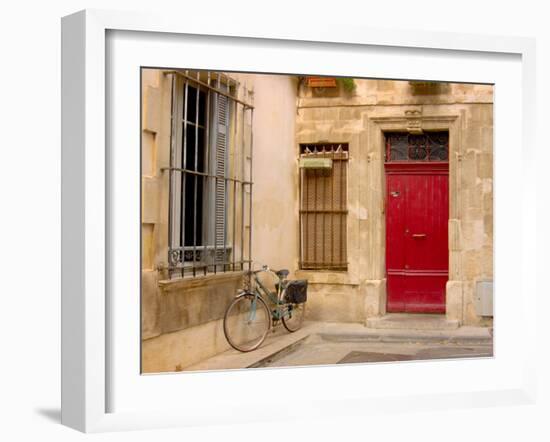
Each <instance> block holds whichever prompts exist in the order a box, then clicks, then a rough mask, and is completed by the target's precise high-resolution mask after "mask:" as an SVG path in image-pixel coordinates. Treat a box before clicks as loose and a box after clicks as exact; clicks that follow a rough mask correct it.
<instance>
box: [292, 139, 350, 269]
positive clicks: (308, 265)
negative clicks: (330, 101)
mask: <svg viewBox="0 0 550 442" xmlns="http://www.w3.org/2000/svg"><path fill="white" fill-rule="evenodd" d="M301 148H302V152H301V153H302V156H303V157H310V158H330V159H332V168H331V170H322V169H303V170H302V171H301V209H300V216H301V226H302V227H301V230H302V232H301V235H302V239H301V248H302V252H301V255H302V256H301V264H300V266H301V268H302V269H312V270H345V269H346V268H347V247H346V243H347V239H346V224H347V204H346V201H347V195H346V192H347V189H346V188H347V184H346V183H347V160H348V146H347V145H338V144H337V145H319V146H311V150H310V149H309V146H302V147H301Z"/></svg>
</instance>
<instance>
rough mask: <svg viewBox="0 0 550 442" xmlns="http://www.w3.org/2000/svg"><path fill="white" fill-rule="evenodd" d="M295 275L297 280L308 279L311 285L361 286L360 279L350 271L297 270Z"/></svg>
mask: <svg viewBox="0 0 550 442" xmlns="http://www.w3.org/2000/svg"><path fill="white" fill-rule="evenodd" d="M294 275H295V277H296V278H297V279H307V280H308V282H309V283H310V284H340V285H359V278H356V277H355V276H354V275H350V274H349V272H348V271H341V272H334V271H329V270H296V272H295V273H294Z"/></svg>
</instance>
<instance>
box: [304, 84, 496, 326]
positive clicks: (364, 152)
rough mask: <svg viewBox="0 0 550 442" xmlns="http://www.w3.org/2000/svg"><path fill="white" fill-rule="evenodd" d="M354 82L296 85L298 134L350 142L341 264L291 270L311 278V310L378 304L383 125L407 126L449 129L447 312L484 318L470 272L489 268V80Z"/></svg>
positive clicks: (333, 315) (381, 298) (481, 275)
mask: <svg viewBox="0 0 550 442" xmlns="http://www.w3.org/2000/svg"><path fill="white" fill-rule="evenodd" d="M355 83H356V88H355V91H354V92H352V93H348V92H343V91H341V93H339V94H336V95H335V94H327V96H323V94H319V93H314V92H312V90H311V89H310V88H309V87H307V86H306V85H305V84H304V83H302V85H301V88H300V95H299V100H298V116H297V126H296V144H297V145H299V144H300V143H316V142H326V141H329V142H348V143H349V148H350V161H349V176H348V189H349V195H348V208H349V216H348V261H349V268H348V271H347V272H306V271H301V272H298V274H299V275H300V276H301V277H307V278H308V279H310V280H311V281H314V282H315V283H314V284H313V285H312V286H311V287H312V288H311V297H310V302H309V303H308V304H311V308H310V309H308V315H309V318H310V319H321V320H333V321H341V320H343V321H350V322H364V321H365V320H366V319H367V318H368V317H371V316H379V315H383V314H385V311H386V310H385V304H386V296H387V294H386V280H385V214H384V195H385V190H384V145H383V132H384V131H407V130H408V129H410V128H411V127H415V128H422V129H424V130H448V131H449V134H450V153H449V155H450V158H449V169H450V170H449V184H450V190H449V192H450V195H449V197H450V215H449V218H450V219H449V282H448V283H447V300H446V303H447V305H446V310H447V317H448V318H449V319H456V320H458V321H459V322H460V323H462V324H467V325H480V324H481V325H484V324H489V323H490V322H491V319H490V318H483V317H479V316H477V315H476V313H475V307H474V290H475V283H476V281H479V280H491V279H492V277H493V237H492V232H493V186H492V184H493V168H492V165H493V139H492V134H493V105H492V103H493V89H492V86H488V85H466V84H436V85H430V84H428V85H421V87H418V85H416V84H411V83H410V82H408V81H384V80H355ZM343 280H344V281H345V282H344V283H342V281H343ZM336 293H340V298H339V299H338V298H337V295H335V294H336ZM335 306H338V308H336V307H335ZM342 306H345V307H342ZM348 309H351V310H353V312H350V311H348Z"/></svg>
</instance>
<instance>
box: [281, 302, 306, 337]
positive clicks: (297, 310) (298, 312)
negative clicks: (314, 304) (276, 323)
mask: <svg viewBox="0 0 550 442" xmlns="http://www.w3.org/2000/svg"><path fill="white" fill-rule="evenodd" d="M305 313H306V303H305V302H303V303H301V304H286V311H285V312H284V314H283V325H284V326H285V328H286V329H287V330H288V331H289V332H291V333H292V332H295V331H296V330H298V329H299V328H300V327H301V326H302V323H303V322H304V316H305Z"/></svg>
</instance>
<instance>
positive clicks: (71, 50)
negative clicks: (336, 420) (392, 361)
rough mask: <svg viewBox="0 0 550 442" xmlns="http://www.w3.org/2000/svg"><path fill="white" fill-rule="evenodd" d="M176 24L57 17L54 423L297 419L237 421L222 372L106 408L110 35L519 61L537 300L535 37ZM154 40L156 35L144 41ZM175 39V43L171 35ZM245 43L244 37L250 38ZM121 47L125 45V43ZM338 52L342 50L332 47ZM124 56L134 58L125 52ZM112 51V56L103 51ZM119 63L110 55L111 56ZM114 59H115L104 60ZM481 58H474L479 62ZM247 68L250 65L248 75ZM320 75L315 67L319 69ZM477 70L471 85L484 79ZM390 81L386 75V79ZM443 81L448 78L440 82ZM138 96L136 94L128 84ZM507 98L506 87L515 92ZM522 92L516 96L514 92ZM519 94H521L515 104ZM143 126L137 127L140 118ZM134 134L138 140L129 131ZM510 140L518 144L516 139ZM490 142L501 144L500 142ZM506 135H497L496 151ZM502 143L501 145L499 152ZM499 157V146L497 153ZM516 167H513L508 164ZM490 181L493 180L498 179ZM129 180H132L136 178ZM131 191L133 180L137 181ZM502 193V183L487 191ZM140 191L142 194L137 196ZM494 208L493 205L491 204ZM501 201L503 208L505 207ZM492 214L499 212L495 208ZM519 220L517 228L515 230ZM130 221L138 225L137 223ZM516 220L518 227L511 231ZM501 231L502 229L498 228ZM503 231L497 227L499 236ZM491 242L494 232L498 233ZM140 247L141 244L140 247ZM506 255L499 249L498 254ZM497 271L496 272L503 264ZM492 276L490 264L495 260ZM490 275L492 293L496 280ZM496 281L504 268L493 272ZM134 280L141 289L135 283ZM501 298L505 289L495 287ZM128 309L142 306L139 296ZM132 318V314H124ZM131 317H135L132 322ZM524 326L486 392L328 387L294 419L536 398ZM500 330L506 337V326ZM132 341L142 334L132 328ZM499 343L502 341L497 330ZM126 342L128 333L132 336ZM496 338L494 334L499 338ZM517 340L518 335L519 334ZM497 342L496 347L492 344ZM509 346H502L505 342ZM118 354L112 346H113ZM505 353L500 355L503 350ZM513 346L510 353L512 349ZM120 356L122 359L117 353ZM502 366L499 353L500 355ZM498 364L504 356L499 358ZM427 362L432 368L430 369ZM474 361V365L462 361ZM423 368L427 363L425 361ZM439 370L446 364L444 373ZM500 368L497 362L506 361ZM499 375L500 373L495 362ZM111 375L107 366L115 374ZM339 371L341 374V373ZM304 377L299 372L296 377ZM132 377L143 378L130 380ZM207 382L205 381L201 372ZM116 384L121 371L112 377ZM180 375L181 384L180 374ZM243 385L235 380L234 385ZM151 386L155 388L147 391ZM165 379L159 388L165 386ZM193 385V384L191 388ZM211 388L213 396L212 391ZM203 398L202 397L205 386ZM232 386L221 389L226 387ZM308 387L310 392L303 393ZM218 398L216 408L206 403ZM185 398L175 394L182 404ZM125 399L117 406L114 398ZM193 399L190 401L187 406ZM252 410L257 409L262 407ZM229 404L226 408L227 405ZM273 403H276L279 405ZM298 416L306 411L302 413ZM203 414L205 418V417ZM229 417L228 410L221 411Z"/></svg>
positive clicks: (529, 292) (147, 17) (520, 125)
mask: <svg viewBox="0 0 550 442" xmlns="http://www.w3.org/2000/svg"><path fill="white" fill-rule="evenodd" d="M182 23H183V21H182V20H180V19H177V18H175V17H170V16H168V15H167V16H156V15H153V14H144V13H126V12H113V11H100V10H86V11H81V12H78V13H76V14H73V15H70V16H67V17H65V18H63V21H62V56H63V58H62V123H63V128H62V224H63V225H62V423H63V424H65V425H67V426H69V427H72V428H76V429H78V430H80V431H84V432H100V431H114V430H124V429H139V428H160V427H171V426H188V425H206V424H209V423H212V422H213V421H215V422H228V423H229V422H248V421H250V422H253V421H261V420H272V419H285V418H293V417H295V416H296V415H295V414H294V412H293V411H292V410H290V409H285V410H281V408H280V404H278V403H277V402H274V404H273V406H272V408H270V407H269V406H267V405H266V406H264V405H265V404H263V403H261V406H257V407H255V408H254V409H253V410H250V412H249V413H246V414H242V417H239V418H236V417H235V416H236V413H235V410H238V409H239V408H240V407H242V408H243V409H246V407H250V404H253V403H254V399H253V398H251V399H250V400H241V401H240V402H239V401H238V400H237V401H236V402H235V403H234V404H233V406H234V408H233V409H226V411H225V412H224V409H223V404H224V401H225V400H227V398H223V397H221V396H222V393H219V391H222V389H223V388H226V386H224V384H226V382H223V381H224V376H227V375H224V373H216V374H205V373H202V374H201V373H198V374H193V375H188V374H182V375H181V376H187V378H186V379H187V381H190V380H192V382H193V385H191V383H189V384H188V385H187V386H188V387H189V389H188V390H187V391H188V394H187V395H186V397H185V399H184V401H186V402H187V404H188V406H187V407H185V406H182V407H179V408H176V407H174V405H173V404H172V403H171V401H167V405H166V406H163V407H155V408H154V409H153V408H151V409H149V410H148V409H147V408H146V407H142V408H139V407H136V409H135V410H126V409H124V407H122V408H121V409H120V410H118V409H117V407H114V408H113V404H112V403H110V401H111V399H110V395H111V394H112V391H113V388H114V384H113V379H116V378H117V376H118V375H117V376H114V375H113V373H114V371H116V370H117V367H114V362H113V361H115V359H116V358H115V357H114V354H113V348H114V347H113V345H112V341H111V337H110V334H109V333H110V332H109V328H111V329H112V327H113V323H114V322H116V321H117V318H119V319H120V316H117V315H120V309H119V310H118V312H119V313H116V312H115V311H114V310H116V309H114V310H113V304H112V300H111V299H109V290H110V289H112V287H113V285H112V284H111V279H110V278H111V277H112V275H111V274H110V273H109V272H110V266H111V264H112V260H115V259H117V258H116V257H115V256H114V255H112V254H110V249H109V247H107V245H108V244H109V243H110V242H111V241H113V237H112V235H113V234H115V233H116V232H117V230H116V229H112V228H111V227H110V225H111V223H112V222H113V219H112V213H111V212H112V209H113V201H114V200H116V198H117V197H116V196H114V195H113V194H112V187H111V184H112V183H110V182H109V180H110V179H111V177H112V176H111V175H110V174H111V172H112V171H111V168H112V167H118V166H116V165H115V166H113V165H112V164H109V161H110V160H109V151H108V144H109V143H111V142H112V139H111V138H110V137H111V134H109V133H107V132H106V121H107V118H111V115H110V110H109V109H108V106H107V103H108V100H107V94H108V93H109V91H110V90H109V81H113V78H112V77H107V76H106V74H105V73H106V67H107V63H108V62H109V60H107V56H108V55H109V52H108V50H107V48H108V44H107V38H108V37H107V35H108V33H112V32H118V33H132V32H136V31H137V32H141V33H144V34H140V35H146V34H145V33H159V34H155V35H157V36H158V35H164V36H170V38H177V36H179V37H182V36H183V37H185V36H186V35H188V36H216V37H218V38H221V39H222V40H223V38H225V39H229V38H238V39H243V40H247V41H249V42H251V44H261V41H266V40H264V39H267V41H269V42H270V44H271V45H273V46H275V47H276V46H277V45H279V44H280V45H286V46H285V47H288V44H290V45H292V44H298V42H309V44H311V45H316V44H318V45H334V44H336V45H338V48H346V47H352V46H353V47H374V48H377V50H379V51H380V50H384V49H385V48H386V49H389V48H400V49H401V50H402V52H403V53H402V54H401V55H400V56H402V57H403V56H404V55H403V54H406V53H407V51H408V50H411V51H412V50H415V49H420V50H425V51H431V52H430V53H431V55H433V56H435V57H437V56H438V55H437V54H441V56H443V54H458V53H469V54H473V57H474V58H475V57H477V58H478V59H479V60H482V59H483V56H484V54H485V55H487V56H489V55H490V54H493V55H494V54H497V55H498V54H501V55H503V56H510V57H515V59H516V61H517V60H519V63H520V68H521V96H520V98H519V100H520V106H519V107H518V108H517V109H516V110H515V111H514V112H515V113H514V114H513V115H515V117H516V119H515V124H516V127H514V128H513V130H514V131H515V132H514V133H515V134H517V135H518V137H519V138H517V139H518V141H519V142H520V144H521V150H520V154H519V157H520V158H521V162H522V183H523V185H522V186H521V188H520V189H519V190H518V192H519V194H518V197H519V198H520V200H521V208H522V210H521V213H519V214H517V218H514V221H513V222H512V223H511V224H509V225H508V226H516V225H519V226H520V229H521V230H520V238H518V239H517V241H516V242H515V243H514V244H515V247H516V249H515V252H516V251H517V252H518V253H520V257H521V259H520V262H521V265H520V271H519V275H520V278H519V280H517V281H516V284H517V287H518V288H519V289H520V292H521V301H520V304H521V306H523V308H527V306H531V308H532V306H533V305H536V303H537V299H536V290H535V278H534V277H533V275H532V274H533V272H534V269H531V268H529V267H528V266H527V265H525V262H526V259H525V258H526V256H528V255H529V254H534V252H535V250H536V241H535V228H534V225H535V224H534V223H535V213H534V210H535V209H534V207H535V201H536V200H535V198H536V193H535V175H534V173H533V172H532V171H533V170H534V166H533V161H534V157H535V155H534V138H533V134H534V121H535V118H534V103H535V94H536V89H535V44H534V40H532V39H527V38H518V37H498V38H495V37H491V36H480V35H465V34H451V33H430V32H412V31H399V32H395V31H388V30H378V29H370V28H349V27H343V26H332V27H330V29H327V28H323V27H315V26H311V27H308V26H304V27H300V28H294V27H291V26H290V25H288V26H285V25H284V24H281V23H277V24H274V25H273V26H272V27H266V26H265V25H264V24H262V26H261V27H259V26H256V25H254V24H252V23H249V24H241V25H239V26H235V24H234V23H229V22H227V23H225V24H220V23H217V22H216V23H210V22H209V21H208V20H207V19H206V18H201V17H194V19H193V21H190V22H188V23H185V24H182ZM149 35H153V34H149ZM174 36H176V37H174ZM251 39H252V40H251ZM127 48H130V46H128V47H127ZM336 50H338V49H336ZM128 52H131V51H130V50H128ZM110 55H111V56H112V55H113V54H112V53H111V54H110ZM115 56H116V54H115ZM111 61H112V60H111ZM240 63H241V65H242V70H250V69H251V68H250V66H249V65H248V64H246V63H245V62H243V61H241V62H240ZM480 63H481V61H480ZM252 70H253V68H252ZM319 73H323V72H319ZM482 77H483V75H482V73H481V74H478V76H477V77H476V78H482ZM384 78H386V77H384ZM436 79H439V80H445V79H446V78H445V77H439V78H436ZM498 87H499V85H498V83H497V84H496V88H497V89H496V106H497V107H496V108H497V111H496V112H497V114H496V115H497V117H496V119H495V124H496V125H497V126H498V125H499V124H506V123H513V122H514V120H513V115H512V114H510V118H512V120H506V115H504V114H501V115H502V117H503V118H502V119H499V117H500V115H499V114H498V102H499V101H498V100H499V89H498ZM135 92H136V93H138V87H137V85H136V87H135ZM511 92H512V93H514V91H511ZM515 92H516V93H519V92H520V91H515ZM515 99H518V96H516V97H515ZM138 123H139V122H138ZM136 136H137V133H136ZM514 139H515V138H514ZM496 140H497V141H496V143H499V138H498V136H497V137H496ZM504 143H505V140H502V145H504ZM499 148H500V147H499ZM498 152H499V150H498V149H497V153H496V155H498ZM512 161H513V160H512ZM496 180H498V173H497V178H496ZM136 183H137V181H136ZM136 186H137V184H136ZM495 189H496V190H495V192H496V197H497V198H498V181H497V184H496V186H495ZM136 191H138V189H136ZM497 204H498V201H497ZM503 204H506V203H505V202H504V203H503ZM495 213H496V217H497V219H498V213H499V212H498V210H497V211H496V212H495ZM516 221H517V223H516V224H514V223H515V222H516ZM135 222H136V223H137V222H138V220H135ZM518 223H519V224H518ZM504 228H506V226H504ZM501 231H504V230H501ZM496 235H497V236H498V233H497V234H496ZM136 246H137V247H138V248H139V245H136ZM500 250H502V249H500ZM498 253H499V247H498V243H496V246H495V254H497V255H498ZM505 265H506V263H505V264H503V266H502V267H501V268H505ZM497 269H498V265H497ZM498 274H499V273H498V272H497V276H496V277H495V281H496V284H495V286H496V287H497V288H496V290H497V293H499V292H498V290H505V287H503V286H501V289H499V276H498ZM500 275H503V273H500ZM136 283H137V282H136ZM503 293H504V292H503ZM135 299H136V301H135V302H136V305H137V308H138V310H139V305H138V304H139V302H138V299H139V298H138V296H136V298H135ZM495 304H496V307H495V308H496V311H497V315H496V319H495V321H496V324H497V325H496V329H497V330H498V324H504V325H505V324H506V321H505V318H506V315H505V314H503V316H502V318H503V319H501V317H499V315H498V312H499V305H505V302H500V301H499V299H498V295H497V299H496V301H495ZM128 314H130V313H128ZM134 319H135V318H134ZM515 321H516V323H517V324H518V326H519V327H520V328H521V333H522V334H521V336H520V338H522V339H523V340H524V343H523V346H522V350H523V351H522V352H521V353H517V359H518V360H517V364H516V365H514V370H513V373H514V375H513V376H510V377H509V379H506V380H505V381H502V382H501V383H500V384H499V385H500V386H496V384H495V385H491V386H490V388H487V389H484V388H481V387H479V385H477V386H476V385H475V383H474V384H472V385H473V387H474V388H473V389H471V390H468V386H465V387H464V388H463V390H462V391H461V392H454V393H448V392H444V391H442V392H438V391H437V388H435V389H434V391H429V392H426V394H419V393H418V392H417V393H416V394H413V393H411V392H409V393H408V394H402V395H399V394H396V393H395V392H389V393H388V394H384V392H383V391H382V393H380V392H375V394H374V396H373V395H371V396H369V395H367V394H365V393H364V392H363V391H362V390H361V389H359V390H358V391H357V392H356V394H353V395H350V394H348V390H347V389H346V388H347V387H346V385H344V386H343V387H342V388H341V390H339V389H337V388H333V389H329V390H330V391H327V392H326V396H323V395H318V396H315V395H309V396H306V397H304V398H301V402H300V403H301V404H303V405H307V406H305V407H302V408H301V410H302V413H304V415H305V416H309V417H323V416H334V415H340V416H342V415H343V416H348V415H362V414H368V413H371V412H374V411H378V412H379V411H380V410H384V411H385V412H396V411H400V410H401V411H402V410H404V409H409V407H420V408H422V409H441V408H446V409H452V408H465V407H470V406H491V405H498V404H499V403H507V404H528V403H531V404H532V403H534V397H535V393H536V382H535V381H536V380H535V371H536V365H535V359H533V358H531V357H530V355H532V354H534V353H535V347H534V346H535V339H533V337H534V336H535V329H536V324H535V323H534V321H533V320H532V319H531V320H529V321H528V319H527V316H526V315H518V317H517V318H516V319H515ZM501 330H504V331H506V328H502V329H501ZM134 332H135V336H137V339H139V330H138V329H136V330H133V331H132V332H131V333H134ZM500 336H503V337H505V336H508V334H507V333H501V335H500ZM130 338H131V339H133V338H132V337H130ZM497 339H498V334H497ZM518 339H519V338H518ZM497 342H498V341H497ZM504 345H508V343H507V342H503V346H504ZM119 348H120V347H119ZM501 348H502V349H503V350H502V353H501V354H502V355H505V353H506V352H505V350H506V349H505V348H504V347H501ZM515 348H516V347H514V348H510V349H508V350H510V351H513V350H514V349H515ZM499 357H500V356H499V348H498V346H497V350H496V358H495V360H497V361H498V360H499ZM119 358H120V356H119ZM504 359H505V358H504ZM504 359H503V360H504ZM431 364H437V362H436V363H431ZM453 364H455V365H456V366H457V367H460V368H461V369H464V370H472V373H475V370H477V369H478V368H479V367H477V366H476V365H474V364H471V362H470V361H457V362H453ZM468 364H470V366H469V365H468ZM486 365H487V367H485V368H486V369H487V370H488V371H487V373H490V371H491V370H494V367H493V368H491V367H492V366H490V364H486ZM395 366H396V365H384V366H381V365H378V368H376V370H381V369H384V370H393V369H394V368H393V367H395ZM423 367H427V365H424V366H423ZM440 367H442V366H440ZM503 367H504V366H503ZM501 368H502V367H501ZM344 369H345V370H346V378H347V377H348V375H349V376H351V378H353V377H354V376H355V377H357V376H359V375H360V373H361V372H362V371H364V370H365V368H364V366H356V367H338V368H337V370H344ZM113 370H114V371H113ZM292 370H297V371H296V373H298V374H299V373H301V372H300V370H303V369H285V370H271V371H270V370H261V371H240V372H235V373H233V374H232V375H231V376H232V379H231V384H232V385H233V386H234V388H235V389H234V390H231V391H232V392H233V393H234V392H236V391H237V389H238V388H239V385H242V383H245V382H249V381H250V380H251V379H253V380H252V381H250V382H259V383H261V382H265V381H266V380H269V379H275V377H276V376H279V373H280V372H283V373H284V372H286V375H285V376H288V373H290V372H291V371H292ZM308 370H309V372H308V373H307V375H311V373H312V370H313V371H316V372H322V373H323V376H326V377H327V379H329V378H331V379H336V376H338V372H336V373H335V371H334V368H329V367H323V368H322V369H321V368H309V369H308ZM339 373H342V371H341V372H339ZM302 374H303V373H302ZM135 375H136V376H139V373H135ZM205 375H206V376H205ZM173 376H180V375H172V376H171V375H167V376H142V377H141V378H142V379H144V380H143V382H144V383H147V384H148V386H147V387H146V389H148V390H151V389H157V385H158V386H161V387H160V388H161V389H162V388H165V387H167V386H168V384H169V383H170V381H169V380H167V379H168V378H170V377H172V379H173ZM118 379H120V376H119V377H118ZM180 379H184V378H180ZM239 383H241V384H239ZM155 384H157V385H155ZM161 384H162V385H161ZM205 385H211V387H210V388H211V390H209V391H208V394H207V395H206V396H207V397H206V401H203V402H201V401H200V397H199V393H197V392H198V391H200V388H204V386H205ZM193 386H194V388H195V389H193V388H191V387H193ZM218 388H219V389H218ZM203 391H204V390H203ZM228 391H229V390H228ZM305 391H306V392H307V391H309V390H307V386H306V387H305ZM216 398H217V399H219V404H221V405H219V406H218V407H217V408H216V406H215V404H213V403H211V406H210V407H209V406H208V402H207V401H211V402H212V401H214V400H215V399H216ZM178 400H179V401H180V402H181V401H182V398H181V396H180V397H179V398H178ZM122 402H123V401H121V403H122ZM192 403H194V404H195V405H196V406H189V404H192ZM258 404H260V402H258ZM225 405H227V403H226V404H225ZM277 407H279V408H277ZM304 410H305V411H304ZM207 411H208V414H207ZM224 413H225V414H224Z"/></svg>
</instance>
